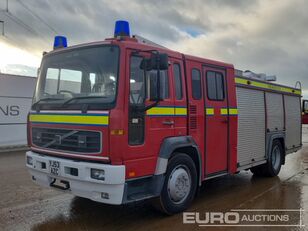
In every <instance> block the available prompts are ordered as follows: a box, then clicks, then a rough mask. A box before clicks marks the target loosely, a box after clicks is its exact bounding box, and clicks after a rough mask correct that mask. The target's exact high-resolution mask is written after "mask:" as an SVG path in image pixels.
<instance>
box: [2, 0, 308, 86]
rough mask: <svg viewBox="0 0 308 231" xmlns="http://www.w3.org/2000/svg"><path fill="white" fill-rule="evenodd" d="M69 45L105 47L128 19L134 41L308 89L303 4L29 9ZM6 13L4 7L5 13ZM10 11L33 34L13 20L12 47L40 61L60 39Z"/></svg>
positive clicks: (96, 4)
mask: <svg viewBox="0 0 308 231" xmlns="http://www.w3.org/2000/svg"><path fill="white" fill-rule="evenodd" d="M23 3H24V4H26V5H27V6H28V7H29V8H30V9H31V10H32V11H33V12H35V14H37V15H38V16H40V17H41V18H43V19H44V21H45V22H47V23H48V24H49V25H50V26H51V27H52V28H55V29H56V31H58V32H59V33H60V34H64V35H67V36H68V38H69V44H77V43H84V42H90V41H96V40H103V39H104V38H105V37H110V36H112V34H113V26H114V21H115V20H117V19H126V20H129V21H130V23H131V29H132V32H133V34H139V35H141V36H143V37H146V38H149V39H151V40H153V41H155V42H157V43H160V44H162V45H164V46H167V47H169V48H172V49H175V50H178V51H181V52H184V53H188V54H192V55H197V56H202V57H206V58H211V59H217V60H221V61H225V62H229V63H233V64H234V65H235V67H236V68H239V69H243V70H246V69H249V70H253V71H256V72H264V73H267V74H275V75H277V77H278V81H279V82H281V83H284V84H288V85H294V84H295V82H296V81H297V80H300V81H302V84H303V87H304V88H305V89H308V78H307V75H308V65H307V63H308V56H307V53H308V30H307V29H306V27H307V25H308V14H307V13H306V10H305V9H306V8H307V7H306V5H307V2H306V1H305V0H294V1H289V0H272V1H266V0H253V1H247V0H232V1H230V0H206V1H201V0H191V1H185V0H177V1H176V0H170V1H163V0H158V1H144V0H134V1H122V0H113V1H107V0H104V1H91V0H66V1H62V0H45V1H35V0H29V1H26V2H25V1H23ZM0 7H2V8H4V6H3V5H2V6H1V5H0ZM10 11H11V14H12V15H13V16H14V17H18V18H19V19H20V20H21V21H22V22H24V23H25V24H27V25H28V26H29V27H30V28H31V29H33V30H34V32H31V30H29V28H28V29H25V27H24V26H20V25H18V24H16V22H14V21H12V19H11V18H10V17H8V15H7V14H4V13H3V12H2V13H0V19H2V18H3V19H4V20H5V21H6V34H7V37H8V39H10V40H11V41H13V43H14V44H15V45H17V46H19V47H22V48H23V49H26V50H28V51H31V52H32V53H33V54H35V55H36V56H40V55H41V52H42V51H43V50H50V49H51V46H52V40H53V36H54V35H55V34H54V32H53V31H52V30H50V28H48V27H46V25H44V23H42V22H40V21H39V20H37V19H36V18H35V17H33V15H31V13H30V12H29V11H28V10H26V9H25V8H24V7H23V6H22V5H21V4H20V3H19V1H18V0H16V1H10Z"/></svg>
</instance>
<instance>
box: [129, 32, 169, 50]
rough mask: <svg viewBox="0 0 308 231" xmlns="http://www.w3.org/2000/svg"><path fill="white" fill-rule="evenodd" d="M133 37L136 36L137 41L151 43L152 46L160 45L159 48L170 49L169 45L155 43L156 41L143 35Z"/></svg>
mask: <svg viewBox="0 0 308 231" xmlns="http://www.w3.org/2000/svg"><path fill="white" fill-rule="evenodd" d="M133 38H135V39H137V41H138V42H139V43H144V44H148V45H151V46H154V47H159V48H163V49H168V48H167V47H164V46H162V45H159V44H157V43H155V42H152V41H151V40H149V39H146V38H144V37H142V36H140V35H136V34H135V35H133Z"/></svg>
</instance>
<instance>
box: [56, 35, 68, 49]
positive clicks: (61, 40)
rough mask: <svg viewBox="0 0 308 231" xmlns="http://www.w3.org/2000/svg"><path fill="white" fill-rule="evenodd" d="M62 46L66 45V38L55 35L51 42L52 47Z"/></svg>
mask: <svg viewBox="0 0 308 231" xmlns="http://www.w3.org/2000/svg"><path fill="white" fill-rule="evenodd" d="M62 47H67V39H66V37H65V36H59V35H58V36H56V37H55V41H54V43H53V49H58V48H62Z"/></svg>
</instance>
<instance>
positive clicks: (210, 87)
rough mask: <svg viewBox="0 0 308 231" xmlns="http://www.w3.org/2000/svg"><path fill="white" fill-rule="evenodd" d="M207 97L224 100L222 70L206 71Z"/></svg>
mask: <svg viewBox="0 0 308 231" xmlns="http://www.w3.org/2000/svg"><path fill="white" fill-rule="evenodd" d="M206 84H207V97H208V99H209V100H224V98H225V88H224V77H223V75H222V73H220V72H214V71H208V72H207V73H206Z"/></svg>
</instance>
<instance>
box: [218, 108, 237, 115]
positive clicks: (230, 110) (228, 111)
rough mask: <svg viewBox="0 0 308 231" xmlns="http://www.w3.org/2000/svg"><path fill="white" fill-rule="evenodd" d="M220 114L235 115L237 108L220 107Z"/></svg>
mask: <svg viewBox="0 0 308 231" xmlns="http://www.w3.org/2000/svg"><path fill="white" fill-rule="evenodd" d="M220 114H221V115H237V108H221V109H220Z"/></svg>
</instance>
